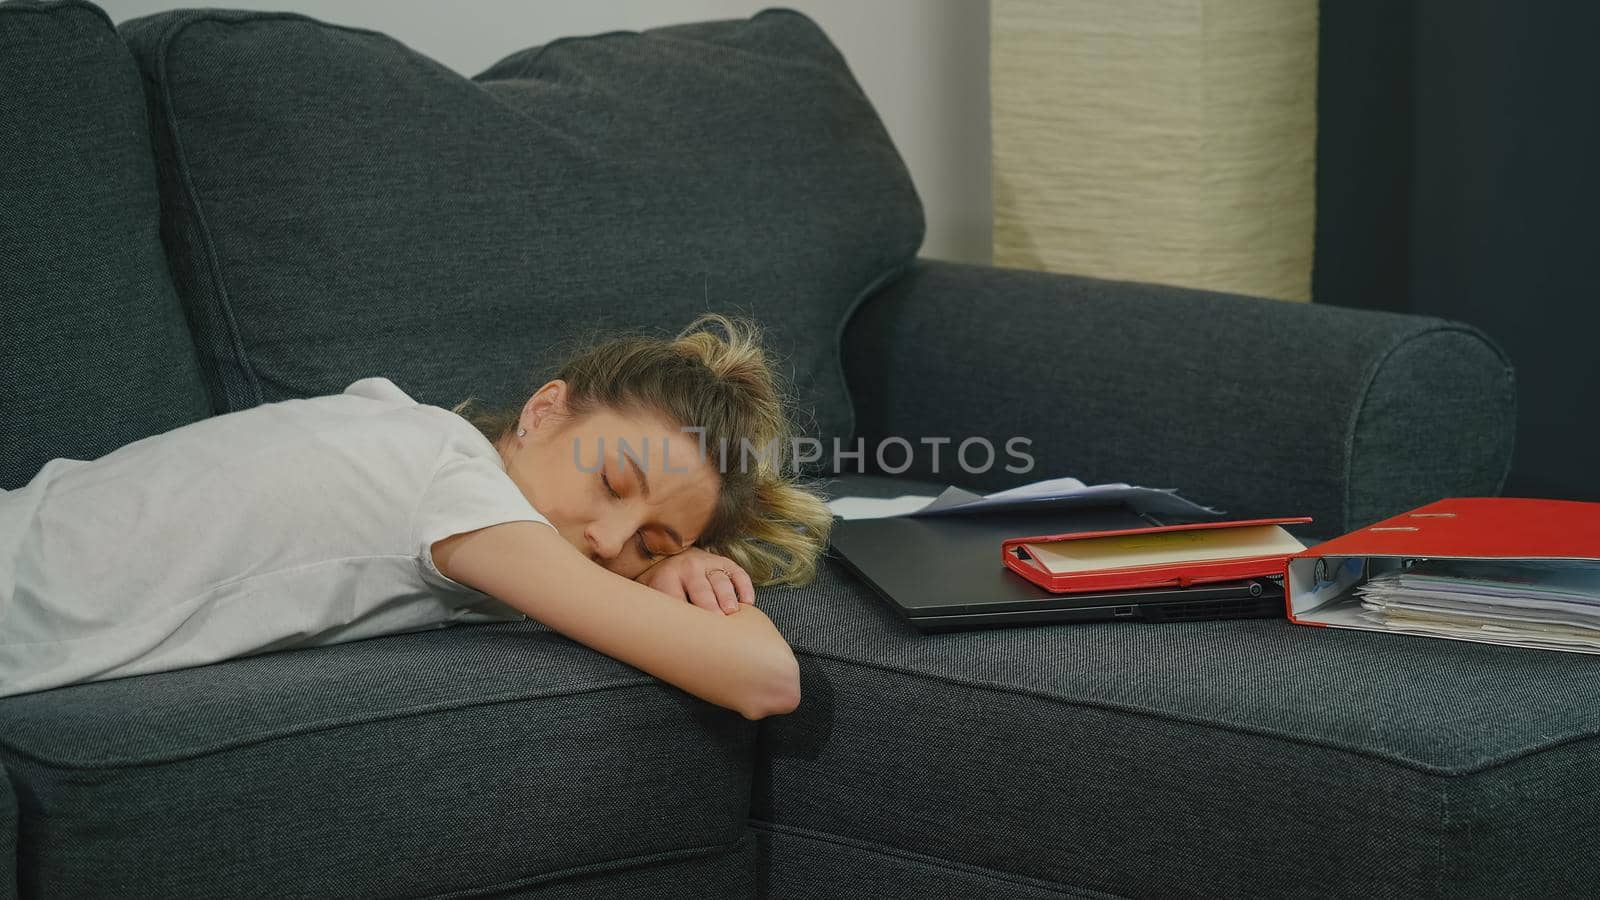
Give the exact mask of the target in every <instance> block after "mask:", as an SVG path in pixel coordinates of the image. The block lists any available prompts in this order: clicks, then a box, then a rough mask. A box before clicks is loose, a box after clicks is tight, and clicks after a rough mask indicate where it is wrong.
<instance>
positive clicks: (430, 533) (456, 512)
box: [411, 447, 555, 596]
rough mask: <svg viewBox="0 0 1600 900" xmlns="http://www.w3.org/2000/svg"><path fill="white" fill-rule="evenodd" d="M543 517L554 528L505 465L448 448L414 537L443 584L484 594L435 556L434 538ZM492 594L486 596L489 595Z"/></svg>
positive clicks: (424, 499)
mask: <svg viewBox="0 0 1600 900" xmlns="http://www.w3.org/2000/svg"><path fill="white" fill-rule="evenodd" d="M521 521H528V522H542V523H544V524H545V525H549V526H550V527H551V528H554V527H555V526H554V525H551V524H550V520H549V519H547V518H545V517H544V515H543V514H541V513H540V512H539V511H538V510H537V509H534V508H533V504H531V503H529V502H528V498H526V497H524V496H523V495H522V489H521V488H519V487H517V484H516V482H514V481H512V480H511V476H510V475H507V474H506V472H505V470H504V469H502V468H501V467H500V464H499V463H498V462H496V461H495V460H493V459H490V458H488V457H484V456H475V455H472V454H468V453H464V452H462V451H461V450H459V449H456V448H453V447H452V448H447V449H446V450H445V456H444V459H443V461H442V462H440V464H439V467H438V468H437V469H436V470H435V471H434V475H433V480H432V481H431V482H429V484H428V487H427V488H426V489H425V490H424V491H423V492H422V501H421V502H420V503H419V504H418V505H417V512H416V515H415V517H413V520H412V528H411V533H412V539H413V544H412V546H414V547H415V548H416V551H417V554H418V556H419V557H420V560H421V562H422V564H423V566H425V567H426V569H427V571H428V572H430V573H432V575H434V576H435V577H436V578H438V579H439V580H440V582H441V583H443V584H445V585H454V586H455V587H456V588H458V589H459V590H463V591H469V592H472V593H476V594H481V593H482V592H481V591H477V590H475V589H474V588H470V587H468V586H467V585H464V584H462V583H461V582H459V581H456V580H454V579H452V578H450V577H448V576H446V575H445V574H444V573H443V572H440V571H439V568H438V566H437V565H436V564H435V563H434V561H433V552H432V550H433V542H434V541H438V540H442V539H444V538H447V537H449V536H451V535H453V534H461V533H462V532H466V531H476V530H478V529H479V528H487V527H489V526H490V525H499V524H500V523H502V522H521ZM485 596H486V595H485Z"/></svg>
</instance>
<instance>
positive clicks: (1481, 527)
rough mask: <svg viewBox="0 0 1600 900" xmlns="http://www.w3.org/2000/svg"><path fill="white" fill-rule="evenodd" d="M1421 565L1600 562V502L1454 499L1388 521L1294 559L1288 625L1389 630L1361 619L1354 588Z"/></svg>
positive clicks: (1287, 580)
mask: <svg viewBox="0 0 1600 900" xmlns="http://www.w3.org/2000/svg"><path fill="white" fill-rule="evenodd" d="M1423 558H1429V559H1472V560H1497V561H1507V560H1511V561H1533V560H1541V559H1568V560H1591V561H1595V562H1597V563H1600V503H1586V502H1581V501H1576V500H1541V499H1532V498H1524V497H1454V498H1450V499H1446V500H1439V501H1436V502H1434V503H1429V504H1427V505H1426V506H1419V507H1417V508H1416V509H1413V510H1411V511H1409V512H1403V513H1401V514H1399V515H1397V516H1393V517H1391V518H1388V519H1384V520H1383V521H1382V522H1378V523H1375V524H1373V525H1369V526H1367V527H1366V528H1362V529H1360V530H1357V531H1352V532H1350V533H1349V534H1346V535H1344V536H1342V537H1337V538H1334V539H1333V540H1331V541H1326V542H1324V543H1321V544H1317V545H1316V546H1314V547H1311V548H1308V549H1307V550H1306V551H1305V552H1304V553H1297V554H1295V555H1293V556H1291V557H1289V559H1288V562H1287V564H1286V568H1285V573H1284V581H1283V590H1284V602H1285V604H1287V606H1288V613H1289V619H1290V621H1293V622H1295V623H1297V624H1300V625H1320V626H1332V627H1336V628H1357V629H1362V630H1368V631H1385V630H1387V629H1385V628H1383V627H1382V626H1381V625H1379V624H1376V623H1371V622H1367V621H1365V620H1363V619H1362V618H1361V617H1360V616H1359V615H1357V614H1356V610H1357V609H1358V608H1359V605H1360V604H1359V601H1358V600H1357V599H1355V591H1354V589H1355V587H1356V586H1357V585H1359V584H1361V583H1362V582H1364V581H1366V580H1367V579H1368V578H1370V577H1372V576H1374V575H1377V574H1379V573H1381V572H1388V571H1394V570H1395V569H1398V568H1401V567H1403V566H1405V565H1406V561H1407V560H1408V559H1423Z"/></svg>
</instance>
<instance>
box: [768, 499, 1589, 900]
mask: <svg viewBox="0 0 1600 900" xmlns="http://www.w3.org/2000/svg"><path fill="white" fill-rule="evenodd" d="M876 482H877V484H876V485H869V486H868V489H867V490H858V486H857V484H856V482H855V477H854V476H849V475H846V476H842V477H841V478H839V479H837V481H836V483H835V484H833V485H831V486H830V488H829V490H830V492H831V493H833V494H835V495H839V494H847V493H865V494H868V495H871V496H891V495H894V494H900V493H929V494H935V493H937V489H938V488H939V487H940V486H939V485H931V486H930V485H926V484H923V483H919V482H909V481H903V480H901V479H890V478H879V479H876ZM895 482H899V483H898V484H895ZM885 484H888V485H891V486H889V487H883V485H885ZM761 604H762V608H763V610H764V611H766V612H767V614H768V615H769V616H771V618H772V619H773V621H774V622H775V623H776V624H777V625H778V627H779V629H780V630H781V631H783V633H784V634H785V635H786V636H787V637H788V638H789V640H790V641H791V643H792V645H793V646H794V647H795V649H796V652H797V655H798V656H799V657H800V659H801V668H802V673H803V685H802V690H803V695H804V699H803V700H802V702H801V704H800V707H799V708H798V709H797V710H796V711H795V712H794V713H793V714H791V715H788V716H780V717H774V718H769V719H764V720H762V721H761V723H760V725H761V733H762V734H761V748H762V763H761V767H760V768H759V769H758V772H757V779H756V787H755V801H754V812H753V814H752V815H753V818H754V819H755V820H756V824H757V827H758V828H760V829H762V830H764V831H766V832H768V833H770V834H771V835H772V837H773V838H774V840H775V846H776V847H777V848H778V850H779V851H782V852H781V853H778V852H777V851H774V856H773V858H778V856H779V855H784V854H790V853H791V852H793V853H799V854H801V855H805V851H803V850H802V849H799V848H804V847H810V846H818V845H827V844H836V845H840V846H841V847H843V848H845V849H847V850H848V851H849V852H848V854H846V855H847V856H849V857H850V858H852V859H854V858H857V857H859V856H860V854H861V853H863V852H867V851H869V850H870V851H875V852H878V853H881V854H883V855H885V856H888V857H893V858H894V859H895V863H894V864H895V865H896V866H903V865H905V864H906V860H915V861H916V866H915V867H916V868H919V869H920V868H924V867H926V866H927V865H933V864H939V865H946V866H949V867H951V868H953V869H959V870H960V871H961V872H962V873H966V874H964V875H963V876H962V878H963V879H966V878H967V876H968V875H971V876H972V877H973V878H977V879H978V880H980V881H983V882H985V883H988V882H994V883H1006V882H1015V883H1016V884H1017V885H1018V888H1017V892H1016V893H1015V894H1011V893H1006V892H999V893H996V894H994V896H1013V895H1014V896H1034V895H1035V894H1034V893H1031V892H1035V891H1037V890H1039V889H1040V886H1041V885H1045V886H1054V887H1055V889H1058V890H1067V889H1071V890H1082V891H1102V892H1106V893H1109V894H1114V895H1117V896H1162V897H1182V896H1195V897H1200V896H1239V895H1251V896H1282V895H1289V894H1297V893H1303V892H1304V891H1306V890H1307V889H1308V885H1315V886H1316V887H1315V890H1316V892H1317V893H1318V894H1319V895H1323V896H1447V895H1448V896H1474V897H1477V896H1482V897H1505V896H1557V895H1562V894H1563V893H1571V891H1564V890H1562V888H1563V886H1565V887H1566V888H1573V887H1574V886H1578V885H1582V886H1584V889H1583V890H1581V891H1578V893H1584V894H1592V893H1594V892H1595V890H1596V889H1597V888H1600V855H1596V854H1594V853H1591V852H1586V851H1588V850H1590V849H1592V848H1593V846H1594V843H1595V830H1594V815H1593V810H1594V806H1595V803H1596V801H1597V799H1600V742H1597V740H1596V737H1597V735H1600V668H1597V667H1596V666H1595V658H1594V657H1593V656H1589V655H1586V654H1576V653H1556V652H1549V651H1539V650H1528V649H1518V648H1509V647H1494V646H1488V645H1480V644H1472V643H1467V642H1461V641H1448V640H1440V639H1431V638H1421V637H1407V636H1401V635H1386V634H1381V633H1373V632H1356V631H1348V630H1338V629H1331V628H1312V627H1307V626H1301V625H1292V624H1290V623H1289V622H1288V621H1286V620H1279V619H1259V620H1236V621H1222V622H1191V623H1176V624H1159V625H1158V624H1143V623H1107V624H1087V625H1042V626H1027V627H1015V628H1005V629H993V630H979V631H970V632H956V633H948V634H921V633H919V632H917V631H916V630H915V629H914V628H913V627H911V626H910V625H908V624H906V623H905V622H904V621H903V620H901V619H900V618H899V617H898V616H897V615H896V614H895V613H894V612H893V611H892V610H891V609H890V608H889V607H888V606H887V604H885V603H884V602H882V601H881V600H880V599H878V598H877V597H876V596H875V595H874V594H872V593H871V592H870V590H869V589H868V588H866V587H865V586H864V585H863V584H862V583H861V582H859V581H858V580H856V579H855V578H854V577H853V576H851V575H850V574H849V573H848V572H847V571H846V570H844V569H843V568H842V566H841V565H840V564H839V563H838V562H837V561H836V560H832V559H830V560H828V561H826V565H825V567H824V569H823V572H822V574H821V576H819V579H818V580H817V581H816V582H815V583H814V584H812V585H810V586H808V587H805V588H798V589H793V590H788V591H774V592H769V593H768V594H767V595H766V596H765V597H763V598H762V600H761ZM1574 841H1578V842H1579V843H1578V844H1576V845H1575V844H1574ZM848 870H849V869H848V867H846V868H843V869H839V870H833V869H830V870H828V871H813V872H811V873H809V874H804V875H801V874H796V872H794V871H793V870H788V871H785V872H783V873H775V874H774V877H775V878H780V877H781V878H783V879H794V878H801V879H802V880H808V879H811V878H816V879H823V881H822V882H815V883H812V884H811V887H810V888H809V889H810V890H813V891H819V890H822V889H823V888H822V887H821V886H820V885H822V884H824V883H825V881H826V879H828V878H831V877H843V876H842V875H841V874H840V873H842V872H846V871H848ZM791 895H792V894H791ZM1096 896H1098V895H1096Z"/></svg>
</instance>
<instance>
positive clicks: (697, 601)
mask: <svg viewBox="0 0 1600 900" xmlns="http://www.w3.org/2000/svg"><path fill="white" fill-rule="evenodd" d="M685 584H686V585H687V587H688V589H689V602H690V603H693V604H694V605H695V606H698V607H700V608H701V609H705V610H710V611H711V612H716V613H719V612H722V606H721V604H719V603H718V602H717V592H716V591H714V590H712V589H711V583H710V582H708V581H706V576H705V575H704V574H703V573H700V572H693V573H690V575H689V576H688V580H687V581H686V582H685Z"/></svg>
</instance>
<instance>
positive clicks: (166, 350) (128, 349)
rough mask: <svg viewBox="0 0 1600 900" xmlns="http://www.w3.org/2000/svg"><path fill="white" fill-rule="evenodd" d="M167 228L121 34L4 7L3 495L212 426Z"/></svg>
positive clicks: (0, 160)
mask: <svg viewBox="0 0 1600 900" xmlns="http://www.w3.org/2000/svg"><path fill="white" fill-rule="evenodd" d="M160 221H161V219H160V209H159V199H158V195H157V192H156V170H155V164H154V161H153V159H152V156H151V151H150V136H149V131H148V129H147V127H146V122H145V105H144V100H143V94H142V92H141V90H140V86H139V71H138V69H137V68H136V67H135V66H134V63H133V59H132V58H131V57H130V56H129V55H128V51H127V48H125V47H124V46H123V44H122V41H121V40H120V39H119V38H118V37H117V33H116V31H115V30H114V29H113V27H112V24H111V20H110V19H108V18H107V17H106V15H105V13H103V12H101V11H100V10H99V9H98V8H96V7H94V6H92V5H90V4H88V3H83V2H65V3H60V2H54V3H38V2H9V3H0V447H3V448H4V449H5V452H3V453H0V489H7V490H9V489H12V488H17V487H20V486H22V485H24V484H27V483H28V481H29V480H31V479H32V478H33V476H34V475H35V474H36V473H37V472H38V471H39V469H40V468H41V467H42V466H43V465H44V464H45V463H47V462H49V461H50V460H51V459H54V458H56V457H67V458H70V459H96V458H98V457H100V456H102V455H104V454H105V453H107V452H109V451H111V450H114V449H116V448H117V447H120V446H122V445H123V444H126V443H129V442H131V441H134V440H138V439H140V438H144V437H148V436H150V435H153V434H157V433H159V432H163V431H167V430H169V429H172V428H176V427H178V426H181V425H186V424H188V423H189V422H193V421H195V420H197V419H201V418H205V417H206V416H208V415H210V414H211V407H210V403H209V401H208V400H207V396H206V391H205V388H204V384H203V382H202V381H201V380H200V375H199V367H198V364H197V362H196V358H195V351H194V346H193V344H192V343H191V341H190V338H189V333H188V329H187V327H186V325H185V323H184V316H183V308H182V306H180V305H179V303H178V298H177V296H176V295H175V294H174V292H173V285H172V279H171V277H170V276H169V275H168V273H167V267H166V261H165V259H164V258H163V254H162V248H161V236H160V231H159V228H160Z"/></svg>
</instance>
